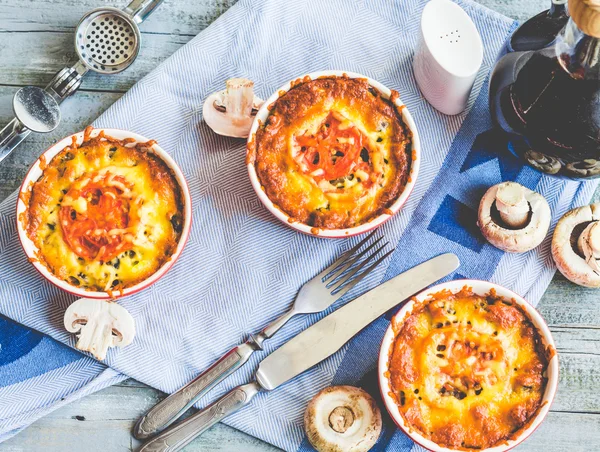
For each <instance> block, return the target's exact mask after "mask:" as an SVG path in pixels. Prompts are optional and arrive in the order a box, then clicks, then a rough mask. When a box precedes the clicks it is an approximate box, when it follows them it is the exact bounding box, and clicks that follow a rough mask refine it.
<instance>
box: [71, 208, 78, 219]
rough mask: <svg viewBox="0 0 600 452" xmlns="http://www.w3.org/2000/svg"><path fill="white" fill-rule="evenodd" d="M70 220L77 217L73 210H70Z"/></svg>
mask: <svg viewBox="0 0 600 452" xmlns="http://www.w3.org/2000/svg"><path fill="white" fill-rule="evenodd" d="M70 215H71V220H75V219H76V218H77V212H75V211H74V210H71V214H70Z"/></svg>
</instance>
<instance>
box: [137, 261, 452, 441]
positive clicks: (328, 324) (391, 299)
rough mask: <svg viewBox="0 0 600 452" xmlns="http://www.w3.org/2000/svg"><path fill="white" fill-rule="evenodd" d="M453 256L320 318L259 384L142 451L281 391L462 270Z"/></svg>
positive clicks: (265, 370) (237, 391)
mask: <svg viewBox="0 0 600 452" xmlns="http://www.w3.org/2000/svg"><path fill="white" fill-rule="evenodd" d="M459 265H460V262H459V260H458V257H457V256H456V255H454V254H452V253H447V254H442V255H440V256H437V257H434V258H433V259H430V260H428V261H426V262H424V263H422V264H420V265H417V266H416V267H413V268H412V269H410V270H408V271H406V272H404V273H402V274H400V275H398V276H396V277H394V278H392V279H390V280H389V281H387V282H385V283H384V284H381V285H380V286H378V287H376V288H374V289H372V290H370V291H369V292H367V293H365V294H363V295H361V296H359V297H357V298H355V299H354V300H352V301H351V302H349V303H347V304H346V305H345V306H343V307H341V308H339V309H338V310H336V311H335V312H333V313H332V314H329V315H328V316H326V317H325V318H323V319H321V320H320V321H318V322H317V323H315V324H314V325H312V326H311V327H309V328H307V329H306V330H305V331H303V332H302V333H300V334H298V335H297V336H295V337H294V338H292V339H291V340H290V341H288V342H287V343H286V344H284V345H282V346H281V347H279V348H278V349H277V350H275V351H274V352H273V353H271V354H270V355H269V356H267V357H266V358H265V359H263V360H262V361H261V363H260V365H259V366H258V370H257V372H256V375H255V381H253V382H251V383H248V384H245V385H241V386H238V387H236V388H234V389H232V390H231V391H229V392H228V393H227V394H225V395H224V396H223V397H221V398H220V399H219V400H217V401H216V402H214V403H212V404H211V405H209V406H207V407H206V408H204V409H202V410H200V411H198V412H197V413H196V414H193V415H192V416H190V417H189V418H187V419H185V420H183V421H181V422H179V423H177V424H175V425H172V426H171V427H169V428H167V429H166V430H164V431H163V432H162V433H160V434H159V435H158V436H156V437H155V438H153V439H151V440H150V441H148V442H146V443H145V444H144V445H143V446H142V448H141V449H140V450H139V452H159V451H160V452H167V451H168V452H176V451H179V450H181V449H182V448H183V447H185V446H186V445H187V444H189V443H190V442H191V441H192V440H193V439H194V438H196V437H197V436H198V435H201V434H202V433H204V432H205V431H206V430H208V429H209V428H210V427H212V426H213V425H214V424H216V423H217V422H219V421H221V420H222V419H223V418H225V417H227V416H229V415H230V414H232V413H234V412H236V411H237V410H239V409H240V408H242V407H244V406H246V405H248V404H249V403H250V401H251V400H252V398H253V397H254V396H255V395H256V394H258V393H259V392H261V391H264V390H267V391H270V390H272V389H275V388H277V387H278V386H280V385H281V384H283V383H285V382H286V381H288V380H291V379H292V378H294V377H296V376H297V375H299V374H301V373H302V372H304V371H305V370H307V369H309V368H311V367H312V366H314V365H315V364H318V363H319V362H321V361H323V360H324V359H326V358H328V357H329V356H331V355H333V354H334V353H335V352H337V351H338V350H339V349H340V348H342V347H343V345H344V344H345V343H346V342H348V341H349V340H350V339H352V337H353V336H354V335H356V334H357V333H358V332H359V331H360V330H362V329H363V328H365V327H366V326H367V325H369V324H370V323H371V322H372V321H374V320H375V319H377V318H378V317H379V316H381V315H383V314H384V313H385V312H387V311H388V310H390V309H392V308H393V307H394V306H396V305H398V304H400V303H401V302H402V301H404V300H406V299H407V298H408V297H410V296H411V295H414V294H416V293H417V292H419V291H421V290H423V289H425V288H426V287H427V286H429V285H430V284H433V283H434V282H436V281H437V280H439V279H441V278H443V277H444V276H447V275H449V274H450V273H452V272H453V271H454V270H456V269H457V268H458V266H459Z"/></svg>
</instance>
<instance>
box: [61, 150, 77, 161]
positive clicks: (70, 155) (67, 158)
mask: <svg viewBox="0 0 600 452" xmlns="http://www.w3.org/2000/svg"><path fill="white" fill-rule="evenodd" d="M74 158H75V156H74V155H73V153H72V152H67V153H66V154H65V156H64V157H63V161H65V160H73V159H74Z"/></svg>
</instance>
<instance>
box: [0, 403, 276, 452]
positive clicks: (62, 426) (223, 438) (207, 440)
mask: <svg viewBox="0 0 600 452" xmlns="http://www.w3.org/2000/svg"><path fill="white" fill-rule="evenodd" d="M113 409H114V410H115V412H118V409H119V408H118V407H113ZM132 426H133V425H132V423H131V422H130V421H122V420H118V419H115V420H113V419H105V420H96V421H93V422H87V421H78V420H77V419H50V418H44V419H40V420H39V421H37V422H35V423H34V424H32V425H31V426H30V427H28V428H27V429H26V430H24V431H23V432H21V433H19V434H18V435H17V436H15V437H13V438H11V439H9V440H7V441H5V442H4V443H2V444H0V450H1V451H2V452H38V451H43V452H65V451H67V452H70V451H86V452H90V451H98V452H118V451H134V450H137V449H138V448H139V446H140V442H139V441H137V440H135V439H134V438H133V437H132V436H131V433H130V432H131V428H132ZM184 450H185V451H186V452H193V451H200V450H202V451H207V450H208V451H223V452H255V451H256V452H258V451H276V450H279V449H276V448H274V447H273V446H270V445H268V444H266V443H264V442H262V441H260V440H258V439H256V438H253V437H252V436H249V435H246V434H244V433H242V432H240V431H238V430H235V429H233V428H231V427H228V426H226V425H224V424H217V425H215V426H214V427H213V428H211V429H210V430H209V431H207V432H206V433H205V434H204V435H202V437H200V438H198V439H196V440H195V441H194V442H193V443H192V444H190V445H189V446H188V447H186V448H185V449H184Z"/></svg>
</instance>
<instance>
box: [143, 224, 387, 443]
mask: <svg viewBox="0 0 600 452" xmlns="http://www.w3.org/2000/svg"><path fill="white" fill-rule="evenodd" d="M374 234H375V232H372V233H371V234H369V235H368V236H367V237H366V238H365V239H364V240H362V241H361V242H360V243H358V244H357V245H356V246H354V247H353V248H351V249H350V250H348V251H346V252H345V253H343V254H342V255H341V256H340V257H339V258H338V259H336V261H335V262H334V263H333V264H331V265H330V266H329V267H327V268H326V269H325V270H323V271H322V272H321V273H319V274H318V275H317V276H315V277H314V278H313V279H311V280H310V281H308V282H307V283H305V284H304V285H303V286H302V288H301V289H300V291H299V292H298V295H296V300H295V302H294V305H293V306H292V308H291V309H290V310H289V311H287V312H286V313H285V314H283V315H282V316H281V317H279V318H278V319H277V320H275V321H274V322H272V323H270V324H269V325H268V326H267V327H266V328H264V329H263V330H262V331H261V332H260V333H258V334H256V335H251V336H250V337H249V339H248V340H247V341H246V342H245V343H244V344H242V345H238V346H237V347H235V348H233V349H232V350H230V351H229V352H227V353H226V354H225V355H224V356H223V357H221V358H220V359H219V360H218V361H217V362H216V363H214V364H213V365H212V366H211V367H209V368H208V369H207V370H206V371H204V372H203V373H202V374H200V375H199V376H198V377H197V378H196V379H194V380H192V381H191V382H189V383H188V384H186V385H185V386H184V387H183V388H181V389H180V390H179V391H177V392H175V393H173V394H171V395H170V396H168V397H167V398H166V399H164V400H163V401H161V402H160V403H158V404H157V405H155V406H154V407H153V408H151V409H150V411H148V412H147V413H146V414H145V415H144V416H143V417H142V418H140V419H139V420H138V422H137V423H136V425H135V427H134V429H133V435H134V436H135V437H136V438H137V439H146V438H149V437H150V436H152V435H154V434H156V433H158V432H160V431H161V430H163V429H165V428H166V427H168V426H169V425H171V424H172V423H173V422H174V421H176V420H177V419H178V418H179V417H180V416H181V415H182V414H183V413H185V411H187V409H188V408H190V407H191V406H192V405H193V404H194V403H196V402H197V401H198V400H199V399H200V398H201V397H202V396H204V394H206V393H207V392H208V391H210V390H211V389H212V388H213V387H214V386H215V385H216V384H218V383H219V382H221V381H222V380H223V379H225V378H226V377H227V376H229V375H231V373H233V372H234V371H235V370H237V369H239V368H240V367H241V366H242V365H243V364H244V363H246V361H248V359H249V358H250V356H251V355H252V353H254V352H255V351H256V350H262V344H263V342H264V341H265V340H267V339H269V338H271V337H272V336H273V335H274V334H275V333H276V332H277V331H279V330H280V329H281V327H283V325H285V324H286V323H287V322H288V320H290V319H291V318H292V317H294V316H295V315H296V314H309V313H314V312H320V311H323V310H324V309H327V308H328V307H329V306H331V305H332V304H333V303H334V302H335V301H337V300H339V299H340V298H341V297H343V296H344V295H345V294H346V293H347V292H348V291H349V290H350V289H352V288H353V287H354V286H355V285H356V284H358V283H359V282H360V281H361V280H362V279H363V278H364V277H365V276H367V275H368V274H369V273H370V272H371V271H372V270H373V269H374V268H375V267H377V265H379V264H380V263H381V262H382V261H383V260H384V259H385V258H386V257H387V256H388V255H390V254H391V253H392V252H393V250H391V251H388V252H387V253H384V254H383V255H381V256H380V257H378V256H379V255H380V254H381V252H382V251H383V250H384V248H385V247H386V246H387V245H388V244H389V242H385V243H384V244H382V245H380V246H378V247H377V248H376V249H375V250H373V248H375V247H376V246H377V245H378V244H379V243H380V242H381V241H382V239H383V237H379V238H377V239H375V240H373V241H372V243H370V244H368V246H367V247H366V248H365V249H364V250H362V251H359V250H360V249H361V248H362V247H363V245H365V244H367V242H369V240H370V239H371V238H372V237H373V236H374ZM372 250H373V251H372ZM363 257H364V259H363ZM361 259H362V260H361ZM369 264H370V265H369ZM367 265H368V267H367V268H366V269H365V270H364V271H362V272H360V271H361V270H362V269H363V268H365V266H367ZM359 272H360V273H359Z"/></svg>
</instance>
